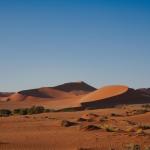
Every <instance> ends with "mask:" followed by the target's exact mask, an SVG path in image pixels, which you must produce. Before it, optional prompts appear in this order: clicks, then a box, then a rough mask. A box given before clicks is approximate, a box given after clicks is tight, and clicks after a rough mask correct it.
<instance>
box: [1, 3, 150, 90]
mask: <svg viewBox="0 0 150 150" xmlns="http://www.w3.org/2000/svg"><path fill="white" fill-rule="evenodd" d="M78 80H84V81H86V82H88V83H89V84H91V85H93V86H96V87H101V86H103V85H108V84H126V85H129V86H130V87H133V88H139V87H150V1H149V0H0V91H16V90H22V89H28V88H35V87H41V86H53V85H57V84H61V83H64V82H70V81H78Z"/></svg>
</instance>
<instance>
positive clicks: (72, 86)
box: [53, 81, 96, 94]
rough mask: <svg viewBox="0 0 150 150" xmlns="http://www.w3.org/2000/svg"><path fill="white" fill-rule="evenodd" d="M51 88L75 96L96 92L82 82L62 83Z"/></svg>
mask: <svg viewBox="0 0 150 150" xmlns="http://www.w3.org/2000/svg"><path fill="white" fill-rule="evenodd" d="M53 88H55V89H57V90H61V91H65V92H72V93H75V94H85V93H89V92H93V91H95V90H96V88H94V87H92V86H90V85H88V84H87V83H85V82H83V81H81V82H70V83H64V84H62V85H58V86H55V87H53Z"/></svg>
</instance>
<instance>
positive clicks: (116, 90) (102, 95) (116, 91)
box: [81, 85, 128, 102]
mask: <svg viewBox="0 0 150 150" xmlns="http://www.w3.org/2000/svg"><path fill="white" fill-rule="evenodd" d="M127 91H128V87H127V86H122V85H113V86H105V87H102V88H100V89H98V90H96V91H95V92H92V93H90V94H88V95H86V96H85V97H83V98H82V99H81V102H88V101H94V100H101V99H106V98H110V97H113V96H117V95H121V94H123V93H125V92H127Z"/></svg>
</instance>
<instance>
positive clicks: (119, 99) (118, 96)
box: [81, 85, 150, 108]
mask: <svg viewBox="0 0 150 150" xmlns="http://www.w3.org/2000/svg"><path fill="white" fill-rule="evenodd" d="M142 103H150V96H148V95H144V94H143V93H141V92H139V91H138V90H134V89H131V88H128V87H127V86H123V85H113V86H106V87H102V88H100V89H98V90H96V91H95V92H92V93H89V94H88V95H86V96H84V97H83V98H81V105H82V106H83V107H95V108H101V107H113V106H116V105H122V104H142Z"/></svg>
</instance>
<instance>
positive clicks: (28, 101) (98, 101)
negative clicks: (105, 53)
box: [0, 82, 150, 108]
mask: <svg viewBox="0 0 150 150" xmlns="http://www.w3.org/2000/svg"><path fill="white" fill-rule="evenodd" d="M7 99H8V100H10V103H11V102H12V103H11V104H10V105H11V106H12V105H13V102H14V101H16V103H14V107H17V103H18V101H20V103H18V105H19V107H21V105H27V106H30V105H36V104H40V105H43V106H47V107H50V108H67V107H83V108H91V107H92V108H93V107H94V108H104V107H113V106H116V105H122V104H143V103H150V96H149V95H147V94H145V93H144V92H141V90H134V89H131V88H128V87H127V86H123V85H112V86H106V87H102V88H100V89H98V90H95V88H93V87H91V86H90V85H88V84H86V83H84V82H72V83H65V84H62V85H59V86H56V87H52V88H50V87H43V88H37V89H31V90H24V91H20V92H17V93H14V94H12V95H10V96H9V97H7ZM0 100H1V99H0ZM1 101H5V100H1ZM6 101H7V100H6ZM22 102H23V103H22ZM5 104H6V103H1V106H2V105H5ZM6 105H9V103H8V102H7V104H6Z"/></svg>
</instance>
